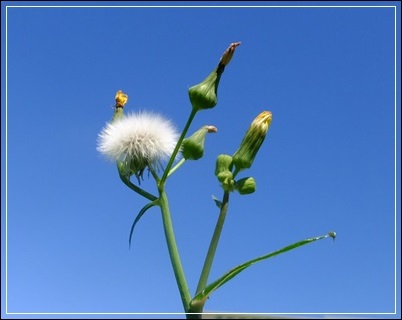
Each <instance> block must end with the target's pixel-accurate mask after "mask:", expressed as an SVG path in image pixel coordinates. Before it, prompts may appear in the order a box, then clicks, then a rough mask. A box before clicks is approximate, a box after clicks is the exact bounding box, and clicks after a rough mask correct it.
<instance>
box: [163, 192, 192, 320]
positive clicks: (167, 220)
mask: <svg viewBox="0 0 402 320" xmlns="http://www.w3.org/2000/svg"><path fill="white" fill-rule="evenodd" d="M159 206H160V208H161V211H162V218H163V228H164V230H165V237H166V242H167V246H168V250H169V256H170V261H171V263H172V267H173V271H174V275H175V277H176V282H177V286H178V288H179V291H180V297H181V300H182V303H183V307H184V311H185V312H187V311H188V310H189V308H190V301H191V295H190V291H189V289H188V285H187V281H186V278H185V276H184V271H183V267H182V264H181V261H180V256H179V251H178V249H177V244H176V239H175V236H174V231H173V225H172V218H171V216H170V209H169V203H168V199H167V196H166V193H165V191H164V189H163V188H159Z"/></svg>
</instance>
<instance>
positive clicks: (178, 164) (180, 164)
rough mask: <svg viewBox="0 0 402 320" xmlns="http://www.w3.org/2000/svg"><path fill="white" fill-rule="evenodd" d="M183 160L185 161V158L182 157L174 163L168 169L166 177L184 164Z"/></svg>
mask: <svg viewBox="0 0 402 320" xmlns="http://www.w3.org/2000/svg"><path fill="white" fill-rule="evenodd" d="M184 162H186V159H185V158H182V159H181V160H180V161H179V162H178V163H176V165H175V166H174V167H173V168H172V169H170V171H169V173H168V177H170V176H171V175H172V174H173V173H174V172H175V171H176V170H177V169H179V168H180V167H181V166H182V165H183V164H184Z"/></svg>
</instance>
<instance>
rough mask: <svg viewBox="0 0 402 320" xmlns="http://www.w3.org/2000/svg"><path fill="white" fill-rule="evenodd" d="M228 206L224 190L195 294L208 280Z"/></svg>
mask: <svg viewBox="0 0 402 320" xmlns="http://www.w3.org/2000/svg"><path fill="white" fill-rule="evenodd" d="M228 206H229V192H227V191H225V193H224V194H223V199H222V206H221V210H220V213H219V218H218V221H217V223H216V226H215V231H214V234H213V236H212V239H211V243H210V245H209V249H208V253H207V256H206V258H205V262H204V266H203V268H202V272H201V276H200V280H199V281H198V286H197V291H196V293H195V295H197V294H199V293H200V292H201V291H202V290H204V289H205V286H206V285H207V282H208V277H209V273H210V271H211V267H212V262H213V260H214V257H215V252H216V248H217V246H218V242H219V238H220V236H221V232H222V228H223V224H224V222H225V218H226V213H227V211H228Z"/></svg>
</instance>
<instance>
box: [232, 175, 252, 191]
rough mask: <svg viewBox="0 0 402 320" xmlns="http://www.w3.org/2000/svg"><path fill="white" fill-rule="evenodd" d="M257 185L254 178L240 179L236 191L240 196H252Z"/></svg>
mask: <svg viewBox="0 0 402 320" xmlns="http://www.w3.org/2000/svg"><path fill="white" fill-rule="evenodd" d="M255 188H256V185H255V180H254V178H253V177H247V178H243V179H240V180H238V181H237V182H236V190H237V191H239V193H240V194H250V193H253V192H254V191H255Z"/></svg>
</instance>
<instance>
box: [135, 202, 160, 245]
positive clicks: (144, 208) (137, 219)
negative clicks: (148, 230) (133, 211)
mask: <svg viewBox="0 0 402 320" xmlns="http://www.w3.org/2000/svg"><path fill="white" fill-rule="evenodd" d="M156 204H157V202H156V201H153V202H150V203H148V204H147V205H145V206H144V207H143V208H142V209H141V210H140V212H139V213H138V214H137V217H136V218H135V220H134V222H133V224H132V226H131V230H130V237H129V238H128V247H129V248H131V238H132V236H133V232H134V227H135V225H136V224H137V222H138V221H140V219H141V217H142V216H143V215H144V213H145V212H146V211H147V210H148V209H149V208H152V207H153V206H156Z"/></svg>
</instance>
